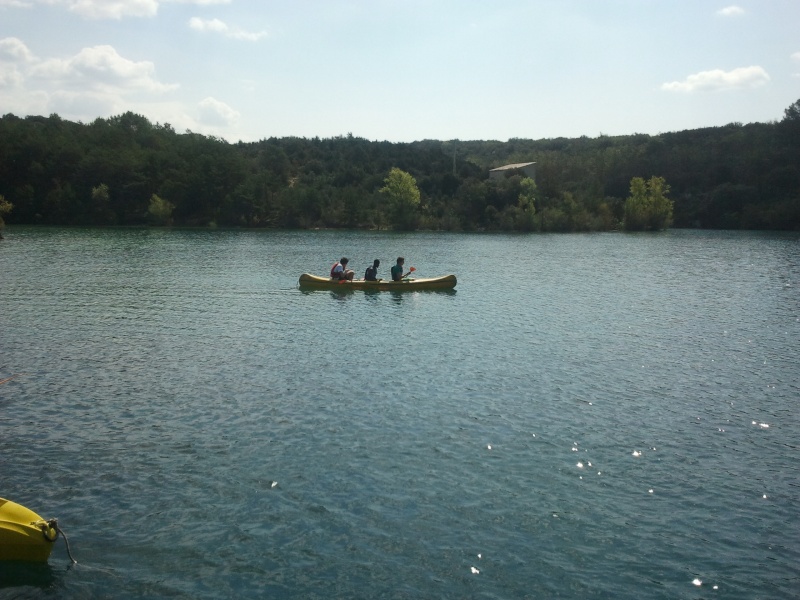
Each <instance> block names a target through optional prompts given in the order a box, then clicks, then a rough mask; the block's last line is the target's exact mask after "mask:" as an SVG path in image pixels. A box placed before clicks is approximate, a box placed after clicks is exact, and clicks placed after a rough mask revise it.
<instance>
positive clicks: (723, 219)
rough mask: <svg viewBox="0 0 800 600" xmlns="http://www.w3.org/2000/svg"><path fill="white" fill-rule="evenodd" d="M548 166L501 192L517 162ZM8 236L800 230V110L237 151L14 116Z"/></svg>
mask: <svg viewBox="0 0 800 600" xmlns="http://www.w3.org/2000/svg"><path fill="white" fill-rule="evenodd" d="M527 162H535V163H536V177H535V182H534V181H532V180H531V179H528V178H527V177H526V176H525V174H524V173H522V172H521V171H518V170H517V171H515V170H511V171H510V172H509V173H508V175H507V176H506V177H502V178H498V179H495V178H490V177H489V170H490V169H492V168H495V167H499V166H502V165H506V164H514V163H527ZM0 217H1V218H0V225H2V223H3V218H4V219H5V221H6V222H7V223H16V224H53V225H145V224H158V225H176V226H202V227H207V226H220V227H281V228H311V227H332V228H335V227H342V228H378V229H383V228H393V229H406V230H409V229H442V230H453V231H483V230H485V231H509V230H522V231H592V230H611V229H619V228H627V229H659V228H663V227H666V226H668V225H670V223H671V224H672V225H673V226H677V227H702V228H725V229H793V230H797V229H800V100H798V101H797V102H795V103H794V104H792V105H791V106H789V107H788V108H787V109H786V111H785V113H784V116H783V118H782V119H781V120H780V121H776V122H772V123H751V124H748V125H743V124H740V123H732V124H729V125H726V126H724V127H711V128H705V129H697V130H689V131H682V132H676V133H664V134H660V135H642V134H636V135H627V136H615V137H612V136H603V135H601V136H600V137H597V138H588V137H582V138H578V139H565V138H558V139H543V140H527V139H511V140H508V141H506V142H499V141H459V140H450V141H446V142H442V141H434V140H425V141H419V142H413V143H390V142H378V141H369V140H366V139H362V138H357V137H353V136H352V135H347V136H341V137H336V138H330V139H320V138H312V139H306V138H294V137H289V138H269V139H264V140H261V141H258V142H252V143H243V142H239V143H235V144H232V143H228V142H226V141H224V140H222V139H219V138H214V137H208V136H203V135H200V134H197V133H192V132H190V131H187V132H186V133H182V134H179V133H176V132H175V130H174V129H173V128H172V127H171V126H170V125H169V124H163V125H162V124H158V123H156V124H153V123H151V122H150V121H148V120H147V119H146V118H145V117H143V116H140V115H137V114H134V113H130V112H128V113H125V114H122V115H119V116H115V117H111V118H108V119H97V120H95V121H94V122H92V123H89V124H83V123H74V122H70V121H65V120H63V119H61V118H59V117H58V115H51V116H49V117H25V118H20V117H16V116H14V115H11V114H8V115H5V116H3V117H2V118H0Z"/></svg>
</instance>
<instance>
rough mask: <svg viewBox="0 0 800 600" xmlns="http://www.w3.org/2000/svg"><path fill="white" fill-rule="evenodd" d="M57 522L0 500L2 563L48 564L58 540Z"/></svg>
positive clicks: (0, 558) (0, 557)
mask: <svg viewBox="0 0 800 600" xmlns="http://www.w3.org/2000/svg"><path fill="white" fill-rule="evenodd" d="M56 527H57V525H56V523H55V521H46V520H44V519H43V518H42V517H40V516H39V515H37V514H36V513H35V512H33V511H32V510H29V509H27V508H25V507H24V506H22V505H20V504H17V503H16V502H11V501H10V500H5V499H3V498H0V560H26V561H34V562H47V559H48V557H49V556H50V551H51V550H52V549H53V542H55V541H56V539H57V538H58V529H57V528H56Z"/></svg>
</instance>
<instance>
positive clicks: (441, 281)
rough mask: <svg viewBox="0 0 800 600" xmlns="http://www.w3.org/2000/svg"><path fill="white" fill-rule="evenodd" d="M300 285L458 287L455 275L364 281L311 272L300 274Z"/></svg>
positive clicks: (328, 287)
mask: <svg viewBox="0 0 800 600" xmlns="http://www.w3.org/2000/svg"><path fill="white" fill-rule="evenodd" d="M300 287H301V288H303V289H319V290H336V291H346V290H376V291H377V290H380V291H388V290H391V291H393V292H404V291H412V290H450V289H453V288H454V287H456V276H455V275H443V276H442V277H430V278H427V279H425V278H422V279H403V280H402V281H391V280H386V279H382V280H380V281H364V280H363V279H354V280H353V281H339V280H336V279H331V278H330V277H319V276H318V275H311V274H310V273H303V274H302V275H300Z"/></svg>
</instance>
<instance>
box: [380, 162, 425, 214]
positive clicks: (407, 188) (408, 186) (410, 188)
mask: <svg viewBox="0 0 800 600" xmlns="http://www.w3.org/2000/svg"><path fill="white" fill-rule="evenodd" d="M383 183H384V186H383V187H382V188H381V189H380V190H379V192H380V193H381V195H383V196H384V197H385V198H386V200H387V204H388V210H389V215H390V218H391V222H392V225H393V226H394V227H395V228H398V229H413V228H414V226H415V225H416V223H417V218H418V211H419V204H420V193H419V188H418V187H417V181H416V179H414V177H412V176H411V174H410V173H406V172H405V171H402V170H400V169H398V168H397V167H392V170H391V171H389V175H388V176H387V177H386V179H384V180H383Z"/></svg>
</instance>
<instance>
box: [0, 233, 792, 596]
mask: <svg viewBox="0 0 800 600" xmlns="http://www.w3.org/2000/svg"><path fill="white" fill-rule="evenodd" d="M5 238H6V239H4V240H3V241H0V379H4V378H6V377H11V376H12V375H16V377H14V378H13V379H12V380H10V381H9V382H7V383H5V384H4V385H0V497H5V498H8V499H10V500H13V501H15V502H18V503H20V504H23V505H25V506H27V507H28V508H31V509H32V510H34V511H36V512H37V513H39V514H41V515H42V516H43V517H46V518H49V517H58V519H59V523H60V525H61V527H62V528H63V529H64V531H65V532H66V534H67V536H68V539H69V543H70V548H71V550H72V554H73V555H74V556H75V558H76V559H77V561H78V564H77V565H71V563H70V561H69V558H68V556H67V550H66V546H65V544H64V543H63V540H59V541H58V542H57V544H56V546H55V548H54V550H53V554H52V555H51V557H50V560H49V563H48V564H47V565H34V566H30V565H27V566H20V565H15V564H9V563H5V564H2V565H0V598H45V597H47V598H54V597H55V598H110V597H148V598H167V597H169V598H219V597H250V598H252V597H265V598H326V599H329V598H487V599H489V598H615V599H619V598H622V599H627V598H630V599H643V598H665V599H666V598H724V599H726V600H727V599H731V598H742V599H751V598H791V597H794V598H797V597H800V571H799V570H798V565H800V525H798V515H800V452H798V441H799V440H800V416H799V415H800V411H798V401H799V400H800V357H799V354H798V351H799V350H800V341H798V340H800V335H799V334H800V294H799V293H798V292H799V291H800V234H797V233H788V234H767V233H755V232H703V231H682V230H675V231H669V232H665V233H658V234H623V233H603V234H586V235H579V234H575V235H545V234H532V235H489V234H445V233H413V234H402V233H386V232H349V231H227V230H212V231H205V230H197V231H186V230H162V229H61V228H34V227H21V226H12V227H8V228H7V229H6V230H5ZM342 255H346V256H348V257H349V258H350V266H351V267H353V268H354V269H355V270H356V273H357V275H358V276H359V277H361V276H363V272H364V269H365V268H366V267H367V266H368V265H369V264H370V263H371V262H372V260H373V259H374V258H379V259H381V262H382V264H381V274H382V276H383V277H385V278H386V277H388V273H389V268H390V267H391V265H392V264H393V263H394V260H395V259H396V258H397V256H398V255H403V256H404V257H405V258H406V263H405V264H406V266H407V267H408V266H412V265H413V266H415V267H416V268H417V271H416V273H415V274H416V275H418V276H420V277H431V276H437V275H444V274H447V273H455V274H456V275H457V276H458V286H457V287H456V289H455V290H454V291H449V292H435V291H431V292H419V291H418V292H406V293H393V292H383V293H365V292H338V291H337V292H332V291H302V290H300V289H298V287H297V279H298V277H299V275H300V274H301V273H303V272H311V273H317V274H323V275H324V274H326V273H327V272H328V270H329V269H330V266H331V264H332V263H333V262H334V261H336V260H337V259H338V258H339V257H341V256H342Z"/></svg>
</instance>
